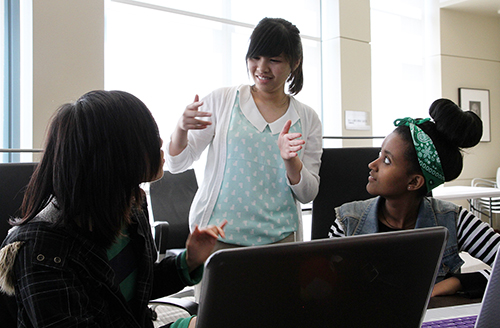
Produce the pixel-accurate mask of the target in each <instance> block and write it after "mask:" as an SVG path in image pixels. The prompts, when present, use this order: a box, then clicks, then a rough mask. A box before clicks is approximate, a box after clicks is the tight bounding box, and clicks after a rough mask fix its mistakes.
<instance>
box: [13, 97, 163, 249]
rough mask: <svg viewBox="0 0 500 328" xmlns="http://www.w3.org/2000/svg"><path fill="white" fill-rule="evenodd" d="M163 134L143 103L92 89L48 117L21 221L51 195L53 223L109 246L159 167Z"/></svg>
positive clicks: (31, 216) (29, 218) (45, 203)
mask: <svg viewBox="0 0 500 328" xmlns="http://www.w3.org/2000/svg"><path fill="white" fill-rule="evenodd" d="M160 147H161V141H160V135H159V131H158V127H157V124H156V122H155V120H154V118H153V116H152V114H151V112H150V111H149V110H148V108H147V107H146V105H145V104H144V103H143V102H142V101H141V100H139V99H138V98H136V97H135V96H133V95H131V94H130V93H127V92H123V91H91V92H89V93H87V94H85V95H83V96H82V97H80V99H78V100H77V101H76V102H74V103H68V104H65V105H62V106H61V107H60V108H59V109H58V110H57V112H56V113H55V115H54V116H53V118H52V121H51V124H50V126H49V129H48V136H47V140H46V144H45V147H44V153H43V156H42V159H41V161H40V163H39V165H38V166H37V168H36V170H35V172H34V174H33V177H32V178H31V181H30V183H29V185H28V189H27V191H26V194H25V198H24V202H23V218H22V220H21V222H19V224H23V223H25V222H27V221H29V220H31V219H32V218H33V217H35V216H36V215H37V214H38V213H39V212H40V211H41V210H42V209H43V208H44V207H45V206H46V205H47V204H48V203H49V202H50V201H51V200H52V199H53V198H55V199H56V202H57V206H58V207H59V209H60V211H61V216H60V217H59V219H58V221H57V222H56V224H58V225H59V224H61V225H66V226H69V227H73V228H77V229H78V230H79V231H82V232H83V233H88V234H89V236H90V237H91V238H92V239H93V240H95V242H97V243H98V244H101V245H103V246H110V245H111V244H112V242H113V241H114V239H115V237H116V236H117V235H118V234H119V232H120V229H121V228H122V225H123V223H125V222H128V219H129V217H130V212H131V209H132V207H133V206H136V205H137V206H139V205H142V201H143V196H144V195H143V192H142V190H141V189H140V187H139V185H140V184H141V183H142V182H145V181H149V180H151V179H152V178H154V177H155V176H156V174H157V173H158V171H159V170H160V167H161V165H162V163H161V162H160V161H161V154H160Z"/></svg>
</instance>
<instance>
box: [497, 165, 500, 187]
mask: <svg viewBox="0 0 500 328" xmlns="http://www.w3.org/2000/svg"><path fill="white" fill-rule="evenodd" d="M496 187H497V188H500V167H499V168H498V169H497V185H496Z"/></svg>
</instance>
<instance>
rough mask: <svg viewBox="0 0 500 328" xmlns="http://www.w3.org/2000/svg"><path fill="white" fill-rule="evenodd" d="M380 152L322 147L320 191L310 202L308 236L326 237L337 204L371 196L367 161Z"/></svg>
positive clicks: (378, 149) (377, 150)
mask: <svg viewBox="0 0 500 328" xmlns="http://www.w3.org/2000/svg"><path fill="white" fill-rule="evenodd" d="M379 152H380V148H378V147H367V148H325V149H323V155H322V157H321V167H320V170H319V176H320V179H321V180H320V185H319V192H318V195H317V196H316V198H315V199H314V200H313V203H312V228H311V239H320V238H328V231H329V230H330V226H331V225H332V223H333V221H334V220H335V210H334V209H335V208H336V207H338V206H340V205H342V204H344V203H347V202H351V201H355V200H365V199H368V198H371V197H373V196H372V195H370V194H369V193H368V192H367V191H366V184H367V183H368V174H369V172H370V169H369V168H368V164H369V163H370V162H372V161H373V160H375V159H376V158H377V157H378V154H379Z"/></svg>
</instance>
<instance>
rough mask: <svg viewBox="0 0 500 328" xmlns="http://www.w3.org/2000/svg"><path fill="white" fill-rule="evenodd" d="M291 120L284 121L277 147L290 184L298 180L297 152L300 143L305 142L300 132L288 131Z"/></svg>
mask: <svg viewBox="0 0 500 328" xmlns="http://www.w3.org/2000/svg"><path fill="white" fill-rule="evenodd" d="M291 126H292V121H291V120H288V121H286V123H285V125H284V126H283V129H282V130H281V132H280V135H279V136H278V147H279V149H280V155H281V158H283V160H284V162H285V168H286V175H287V177H288V180H290V183H291V184H292V185H295V184H297V183H299V182H300V171H301V170H302V161H301V160H300V159H299V156H298V155H299V154H297V152H298V151H299V150H301V149H302V145H304V144H305V143H306V142H305V141H304V140H302V139H298V138H300V137H302V134H301V133H289V132H290V127H291Z"/></svg>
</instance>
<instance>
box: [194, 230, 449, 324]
mask: <svg viewBox="0 0 500 328" xmlns="http://www.w3.org/2000/svg"><path fill="white" fill-rule="evenodd" d="M446 238H447V230H446V229H445V228H442V227H437V228H428V229H415V230H411V231H402V232H389V233H377V234H371V235H362V236H354V237H345V238H337V239H323V240H314V241H310V242H298V243H290V244H278V245H268V246H260V247H244V248H238V249H230V250H222V251H218V252H216V253H214V254H213V255H212V256H211V257H210V258H209V260H208V261H207V263H206V268H205V273H204V277H203V283H202V290H201V297H200V306H199V310H198V319H197V327H198V328H208V327H210V328H212V327H252V328H254V327H307V326H310V327H333V326H335V327H420V324H421V322H422V318H423V315H424V313H425V310H426V307H427V303H428V301H429V297H430V292H431V290H432V287H433V282H434V279H435V277H436V274H437V268H438V264H439V263H440V262H441V257H442V253H443V249H444V245H445V241H446Z"/></svg>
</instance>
